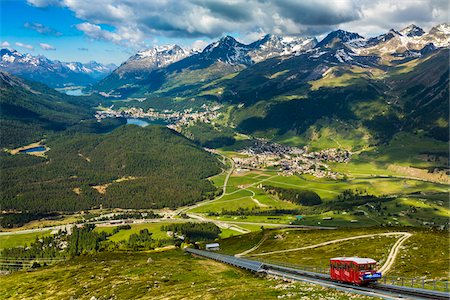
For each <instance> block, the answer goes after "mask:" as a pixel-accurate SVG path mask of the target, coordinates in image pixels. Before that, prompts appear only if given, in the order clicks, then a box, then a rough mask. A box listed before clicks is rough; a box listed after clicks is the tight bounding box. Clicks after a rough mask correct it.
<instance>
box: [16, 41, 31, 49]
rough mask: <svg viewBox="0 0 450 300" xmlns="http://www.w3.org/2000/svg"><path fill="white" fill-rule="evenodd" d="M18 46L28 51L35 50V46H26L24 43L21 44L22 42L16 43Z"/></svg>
mask: <svg viewBox="0 0 450 300" xmlns="http://www.w3.org/2000/svg"><path fill="white" fill-rule="evenodd" d="M16 46H19V47H22V48H25V49H28V50H31V51H33V50H34V47H33V46H31V45H27V44H24V43H21V42H16Z"/></svg>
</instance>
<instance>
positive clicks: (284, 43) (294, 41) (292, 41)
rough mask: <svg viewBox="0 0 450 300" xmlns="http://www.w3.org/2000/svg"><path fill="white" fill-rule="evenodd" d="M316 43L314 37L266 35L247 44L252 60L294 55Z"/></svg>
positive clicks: (257, 60)
mask: <svg viewBox="0 0 450 300" xmlns="http://www.w3.org/2000/svg"><path fill="white" fill-rule="evenodd" d="M316 44H317V40H316V38H314V37H296V36H279V35H269V34H268V35H266V36H264V37H263V38H262V39H260V40H258V41H256V42H253V43H251V44H249V45H248V48H249V49H250V51H249V55H250V57H251V58H252V60H253V61H254V62H259V61H262V60H265V59H267V58H270V57H275V56H285V55H296V54H299V53H301V52H304V51H307V50H309V49H311V48H313V47H314V46H315V45H316Z"/></svg>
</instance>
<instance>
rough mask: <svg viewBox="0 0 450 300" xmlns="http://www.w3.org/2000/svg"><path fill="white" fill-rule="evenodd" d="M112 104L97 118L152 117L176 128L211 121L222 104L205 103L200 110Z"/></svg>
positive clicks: (216, 115)
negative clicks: (158, 109)
mask: <svg viewBox="0 0 450 300" xmlns="http://www.w3.org/2000/svg"><path fill="white" fill-rule="evenodd" d="M113 107H114V106H111V107H109V108H107V109H104V110H99V111H96V113H95V118H96V119H97V120H102V119H105V118H119V117H122V118H133V119H150V120H163V121H165V122H166V123H168V124H170V127H172V128H174V129H176V128H180V127H182V126H187V125H189V124H191V123H195V122H203V123H211V122H212V121H213V120H214V119H216V118H217V117H218V115H219V109H220V108H221V107H222V106H221V105H211V106H209V105H206V104H203V105H202V106H201V107H200V110H198V111H194V110H193V109H192V108H189V109H185V110H183V111H173V110H162V111H157V110H155V109H153V108H149V109H148V110H147V111H144V110H143V109H142V108H140V107H131V108H126V109H123V108H121V109H119V110H115V109H114V108H113Z"/></svg>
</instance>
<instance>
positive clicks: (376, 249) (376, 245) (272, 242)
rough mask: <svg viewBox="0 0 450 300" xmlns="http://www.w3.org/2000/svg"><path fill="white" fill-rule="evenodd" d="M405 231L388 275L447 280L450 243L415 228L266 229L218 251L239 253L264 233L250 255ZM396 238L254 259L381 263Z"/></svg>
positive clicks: (444, 237)
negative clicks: (406, 236)
mask: <svg viewBox="0 0 450 300" xmlns="http://www.w3.org/2000/svg"><path fill="white" fill-rule="evenodd" d="M393 231H395V232H397V231H408V232H410V233H412V236H411V237H410V238H409V239H408V240H407V241H406V242H405V243H404V244H403V246H402V248H401V250H400V252H399V254H398V256H397V259H396V261H395V264H394V266H393V268H392V269H391V270H390V271H389V273H388V274H387V275H389V276H400V277H406V278H413V277H415V278H419V277H423V278H425V279H438V280H449V279H450V274H449V270H448V265H449V263H450V242H449V240H448V233H447V232H445V231H432V230H427V229H414V228H402V227H397V228H381V227H380V228H357V229H339V230H330V231H324V230H294V229H280V230H269V231H265V232H264V233H262V232H261V231H259V232H254V233H250V234H246V235H242V236H238V237H231V238H228V239H224V240H221V241H220V244H221V252H223V253H227V254H236V253H241V252H243V251H245V250H247V249H250V248H252V247H253V246H254V245H256V244H257V243H258V242H259V241H260V240H261V238H262V237H263V234H264V235H265V240H264V242H263V243H262V244H261V246H259V248H258V249H256V250H255V251H254V252H252V253H250V254H249V255H252V254H258V253H265V252H271V251H279V250H286V249H293V248H300V247H305V246H310V245H315V244H319V243H322V242H325V241H330V240H335V239H340V238H345V237H352V236H358V235H366V234H374V233H384V232H393ZM396 240H397V239H396V238H394V237H375V238H363V239H356V240H351V241H346V242H340V243H336V244H332V245H327V246H322V247H318V248H313V249H306V250H299V251H292V252H286V253H279V254H270V255H263V256H255V257H254V258H256V259H260V260H267V261H275V262H281V263H290V264H294V265H300V266H313V267H321V268H325V267H327V265H328V259H329V258H330V257H338V256H353V255H355V256H360V257H372V258H374V259H376V260H377V261H379V262H380V263H381V264H382V263H383V262H384V261H385V259H386V257H387V253H388V252H389V249H390V248H391V247H392V245H393V244H394V243H395V241H396Z"/></svg>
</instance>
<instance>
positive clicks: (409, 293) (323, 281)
mask: <svg viewBox="0 0 450 300" xmlns="http://www.w3.org/2000/svg"><path fill="white" fill-rule="evenodd" d="M185 250H186V252H188V253H191V254H194V255H198V256H202V257H206V258H210V259H213V260H216V261H219V262H222V263H226V264H229V265H232V266H235V267H238V268H242V269H246V270H249V271H252V272H257V273H264V274H268V275H273V276H277V277H281V278H286V279H290V280H297V281H305V282H310V283H314V284H319V285H322V286H325V287H329V288H334V289H337V290H341V291H346V292H352V293H357V294H361V295H365V296H372V297H379V298H383V299H436V300H444V299H450V294H449V293H445V292H439V291H432V290H425V289H417V288H409V287H402V286H395V285H389V284H380V283H376V284H373V285H370V286H365V287H362V286H354V285H349V284H345V283H339V282H335V281H332V280H331V279H330V277H329V276H328V275H326V274H321V273H315V272H309V271H304V270H299V269H294V268H288V267H283V266H279V265H276V264H268V263H264V262H261V261H257V260H251V259H246V258H240V257H235V256H230V255H225V254H219V253H214V252H209V251H204V250H198V249H192V248H186V249H185Z"/></svg>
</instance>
